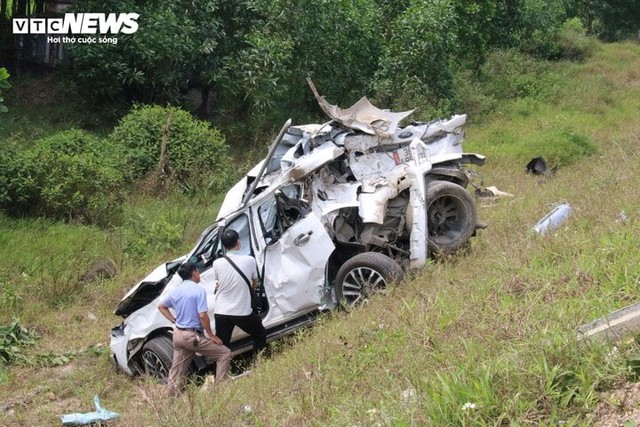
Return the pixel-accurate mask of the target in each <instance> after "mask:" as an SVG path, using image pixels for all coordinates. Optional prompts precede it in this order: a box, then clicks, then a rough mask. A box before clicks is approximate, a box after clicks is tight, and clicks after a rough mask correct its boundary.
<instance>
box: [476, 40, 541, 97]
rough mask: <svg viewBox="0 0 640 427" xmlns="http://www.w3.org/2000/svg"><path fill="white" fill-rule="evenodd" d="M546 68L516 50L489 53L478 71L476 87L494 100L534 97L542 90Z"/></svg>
mask: <svg viewBox="0 0 640 427" xmlns="http://www.w3.org/2000/svg"><path fill="white" fill-rule="evenodd" d="M547 71H548V66H547V65H546V64H545V63H543V62H540V61H536V60H534V59H533V58H531V57H530V56H527V55H523V54H522V53H520V52H518V51H516V50H496V51H492V52H491V53H490V54H489V55H488V56H487V59H486V61H485V63H484V64H483V66H482V68H481V69H480V74H479V76H478V83H479V84H480V85H481V86H482V88H483V91H484V92H485V93H486V94H487V95H489V96H492V97H494V98H496V99H515V98H526V97H538V96H540V95H542V94H543V93H544V90H545V83H546V81H545V78H544V77H545V73H546V72H547Z"/></svg>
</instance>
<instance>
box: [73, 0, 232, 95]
mask: <svg viewBox="0 0 640 427" xmlns="http://www.w3.org/2000/svg"><path fill="white" fill-rule="evenodd" d="M217 3H218V2H213V1H203V2H191V1H186V0H184V1H177V2H171V3H166V2H161V1H158V0H156V1H150V2H144V3H142V4H140V3H139V2H135V1H133V0H118V1H117V2H113V1H104V0H83V1H78V2H75V3H74V8H75V10H78V11H80V12H84V11H87V10H119V11H131V12H133V11H135V12H136V13H139V14H140V18H139V19H138V25H139V27H138V31H137V32H135V33H133V34H118V43H117V44H115V45H113V44H99V43H96V44H74V45H70V46H69V47H70V50H71V55H72V57H73V62H74V72H73V76H74V79H75V80H76V81H77V82H78V83H79V84H81V85H82V87H86V88H91V93H92V94H93V95H97V96H99V97H101V98H107V99H108V98H112V99H113V98H118V97H121V96H125V95H126V96H127V97H128V98H133V99H137V100H142V101H145V102H167V101H170V102H175V101H176V100H178V99H179V98H180V96H181V94H182V93H183V92H184V91H185V90H186V89H187V88H188V87H190V86H192V85H198V84H201V83H202V79H203V77H202V73H205V72H211V70H214V71H215V70H217V69H219V68H220V67H221V65H222V63H221V62H220V60H221V58H220V57H219V56H215V57H211V58H212V59H211V60H209V58H210V55H211V53H212V52H213V51H215V49H216V47H217V44H218V38H220V37H221V36H222V35H223V34H222V28H221V21H220V18H219V17H218V16H216V14H215V11H216V10H217ZM213 59H215V61H213Z"/></svg>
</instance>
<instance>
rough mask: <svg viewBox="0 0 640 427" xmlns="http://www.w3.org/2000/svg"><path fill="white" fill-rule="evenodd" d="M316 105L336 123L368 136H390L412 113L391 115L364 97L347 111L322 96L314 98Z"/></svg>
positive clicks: (404, 112) (411, 111)
mask: <svg viewBox="0 0 640 427" xmlns="http://www.w3.org/2000/svg"><path fill="white" fill-rule="evenodd" d="M316 99H317V100H318V104H319V105H320V108H322V111H324V112H325V114H326V115H327V116H329V117H331V118H332V119H334V120H335V121H337V122H338V123H341V124H342V125H344V126H346V127H350V128H352V129H356V130H359V131H362V132H364V133H368V134H369V135H380V136H384V135H390V134H392V133H394V132H395V131H396V130H397V129H398V124H399V123H400V122H401V121H402V120H403V119H405V118H407V117H409V116H410V115H411V114H412V113H413V112H414V111H415V109H413V110H410V111H403V112H400V113H392V112H390V111H385V110H381V109H379V108H377V107H375V106H373V105H372V104H371V103H370V102H369V100H368V99H367V97H366V96H363V97H362V98H360V99H359V100H358V102H356V103H355V104H353V105H352V106H351V107H349V108H347V109H342V108H340V107H338V106H337V105H331V104H329V103H328V102H327V100H326V99H325V98H324V96H320V97H316Z"/></svg>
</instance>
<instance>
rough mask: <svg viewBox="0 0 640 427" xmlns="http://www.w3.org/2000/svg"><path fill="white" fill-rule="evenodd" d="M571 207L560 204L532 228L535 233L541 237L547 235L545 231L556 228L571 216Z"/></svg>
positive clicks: (566, 204)
mask: <svg viewBox="0 0 640 427" xmlns="http://www.w3.org/2000/svg"><path fill="white" fill-rule="evenodd" d="M571 210H572V209H571V205H569V204H568V203H561V204H559V205H557V206H556V207H555V208H553V209H552V210H551V212H549V213H548V214H546V215H545V216H544V217H543V218H542V219H541V220H540V221H538V223H537V224H536V225H535V226H534V227H533V230H534V231H535V232H536V233H540V234H541V235H543V236H544V235H545V234H547V231H549V230H552V229H554V228H557V227H558V226H560V224H562V223H563V222H564V221H566V220H567V218H569V216H570V215H571Z"/></svg>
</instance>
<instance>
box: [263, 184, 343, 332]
mask: <svg viewBox="0 0 640 427" xmlns="http://www.w3.org/2000/svg"><path fill="white" fill-rule="evenodd" d="M290 193H293V194H292V195H294V196H295V191H292V192H290ZM257 214H258V215H257V220H258V222H259V226H258V227H256V228H257V229H260V230H262V236H263V237H262V245H261V246H262V247H263V250H262V251H261V252H262V253H261V255H262V256H261V257H259V259H258V264H259V267H260V268H262V269H263V272H264V279H263V284H264V288H265V292H266V294H267V298H268V300H269V313H268V314H267V316H268V318H269V320H272V321H273V320H277V319H285V320H286V319H289V318H293V317H296V316H297V315H300V314H304V313H305V312H307V311H310V310H312V309H315V308H317V307H318V306H319V305H320V304H321V300H322V296H323V292H324V285H325V266H326V264H327V260H328V259H329V256H330V255H331V253H332V252H333V250H334V245H333V242H332V240H331V238H330V237H329V234H328V233H327V231H326V230H325V228H324V226H323V225H322V223H321V222H320V219H319V218H318V217H317V216H316V215H315V214H314V213H313V212H312V211H311V209H310V208H309V205H308V204H307V203H306V202H305V201H303V200H301V199H298V198H296V197H288V196H286V195H285V194H284V193H283V192H281V191H278V192H277V193H276V194H275V195H274V196H273V197H272V198H269V199H268V200H267V201H266V202H264V203H262V204H261V205H260V206H259V207H258V209H257Z"/></svg>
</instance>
